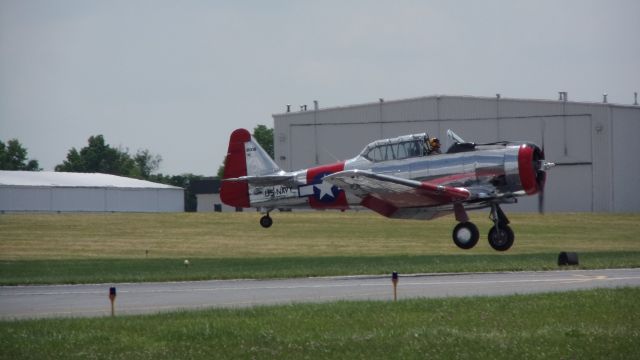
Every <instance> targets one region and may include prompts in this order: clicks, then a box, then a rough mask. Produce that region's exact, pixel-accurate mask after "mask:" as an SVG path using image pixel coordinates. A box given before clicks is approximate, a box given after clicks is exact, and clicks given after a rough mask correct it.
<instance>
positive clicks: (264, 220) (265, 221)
mask: <svg viewBox="0 0 640 360" xmlns="http://www.w3.org/2000/svg"><path fill="white" fill-rule="evenodd" d="M260 225H262V227H263V228H265V229H266V228H270V227H271V225H273V219H271V216H269V213H267V214H266V215H264V216H263V217H261V218H260Z"/></svg>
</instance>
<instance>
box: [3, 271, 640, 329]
mask: <svg viewBox="0 0 640 360" xmlns="http://www.w3.org/2000/svg"><path fill="white" fill-rule="evenodd" d="M112 286H113V287H116V291H117V297H116V300H115V311H116V315H125V314H148V313H157V312H162V311H173V310H180V309H203V308H211V307H218V308H220V307H226V308H233V307H245V306H256V305H273V304H291V303H302V302H327V301H336V300H383V301H389V300H392V299H393V287H392V283H391V277H390V276H353V277H328V278H300V279H282V280H216V281H196V282H168V283H127V284H98V285H54V286H4V287H0V319H3V320H7V319H24V318H46V317H84V316H108V315H110V313H111V308H110V302H109V298H108V295H109V288H110V287H112ZM622 286H634V287H635V286H640V269H613V270H609V269H605V270H568V271H540V272H508V273H468V274H411V275H403V274H400V279H399V283H398V288H397V293H398V298H399V299H408V298H419V297H424V298H439V297H449V296H499V295H510V294H530V293H540V292H558V291H570V290H579V289H593V288H612V287H622Z"/></svg>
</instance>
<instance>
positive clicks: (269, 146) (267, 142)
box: [218, 125, 273, 178]
mask: <svg viewBox="0 0 640 360" xmlns="http://www.w3.org/2000/svg"><path fill="white" fill-rule="evenodd" d="M253 137H254V138H255V139H256V141H257V142H258V144H260V146H262V148H263V149H264V150H265V151H266V152H267V154H269V156H271V158H272V159H273V128H268V127H266V126H265V125H258V126H256V127H255V128H253ZM226 160H227V159H226V157H225V159H224V160H223V162H222V165H220V167H218V177H219V178H222V177H223V176H224V164H225V162H226Z"/></svg>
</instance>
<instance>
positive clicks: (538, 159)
mask: <svg viewBox="0 0 640 360" xmlns="http://www.w3.org/2000/svg"><path fill="white" fill-rule="evenodd" d="M544 128H545V122H544V121H543V122H542V144H541V145H542V149H538V151H536V152H535V154H534V157H533V161H534V165H533V166H534V168H535V170H536V182H537V183H538V213H540V214H541V215H544V185H545V182H546V180H547V170H549V169H550V168H552V167H554V166H556V164H555V163H552V162H549V161H546V160H545V158H544Z"/></svg>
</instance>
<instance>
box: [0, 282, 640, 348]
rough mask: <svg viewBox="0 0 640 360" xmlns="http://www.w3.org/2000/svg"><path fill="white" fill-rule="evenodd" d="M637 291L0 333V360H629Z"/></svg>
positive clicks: (62, 322)
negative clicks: (391, 359) (251, 359)
mask: <svg viewBox="0 0 640 360" xmlns="http://www.w3.org/2000/svg"><path fill="white" fill-rule="evenodd" d="M638 298H640V289H638V288H626V289H600V290H591V291H580V292H569V293H555V294H537V295H516V296H507V297H491V298H486V297H476V298H450V299H429V300H424V299H417V300H403V301H398V302H396V303H393V302H338V303H332V304H297V305H289V306H274V307H256V308H249V309H236V310H225V309H217V310H205V311H193V312H178V313H167V314H158V315H149V316H130V317H129V316H127V317H116V318H92V319H45V320H28V321H5V322H0V348H1V349H2V351H0V358H1V359H43V358H47V359H76V358H81V359H212V358H213V359H238V358H242V359H250V358H255V359H273V358H276V359H302V358H307V359H388V358H396V359H454V358H458V359H523V358H524V359H633V358H638V357H640V347H638V344H640V302H639V301H638Z"/></svg>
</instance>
